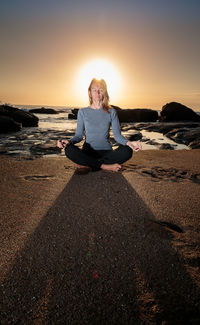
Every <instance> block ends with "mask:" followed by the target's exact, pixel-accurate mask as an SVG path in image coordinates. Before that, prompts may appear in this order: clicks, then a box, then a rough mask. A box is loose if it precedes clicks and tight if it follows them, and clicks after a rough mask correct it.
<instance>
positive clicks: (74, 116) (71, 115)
mask: <svg viewBox="0 0 200 325" xmlns="http://www.w3.org/2000/svg"><path fill="white" fill-rule="evenodd" d="M78 111H79V108H73V109H72V110H71V113H69V114H68V120H76V119H77V115H78Z"/></svg>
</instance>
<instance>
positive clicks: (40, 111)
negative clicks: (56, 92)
mask: <svg viewBox="0 0 200 325" xmlns="http://www.w3.org/2000/svg"><path fill="white" fill-rule="evenodd" d="M29 112H31V113H37V114H58V112H57V111H55V109H53V108H45V107H41V108H33V109H30V110H29Z"/></svg>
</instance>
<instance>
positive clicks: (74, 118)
mask: <svg viewBox="0 0 200 325" xmlns="http://www.w3.org/2000/svg"><path fill="white" fill-rule="evenodd" d="M76 119H77V115H76V114H72V113H69V114H68V120H76Z"/></svg>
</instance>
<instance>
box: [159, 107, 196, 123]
mask: <svg viewBox="0 0 200 325" xmlns="http://www.w3.org/2000/svg"><path fill="white" fill-rule="evenodd" d="M160 115H161V117H160V119H161V121H163V122H171V121H196V122H199V121H200V116H199V115H198V114H197V113H195V112H194V111H193V110H192V109H191V108H189V107H187V106H185V105H182V104H180V103H177V102H171V103H167V104H166V105H164V106H163V107H162V111H161V113H160Z"/></svg>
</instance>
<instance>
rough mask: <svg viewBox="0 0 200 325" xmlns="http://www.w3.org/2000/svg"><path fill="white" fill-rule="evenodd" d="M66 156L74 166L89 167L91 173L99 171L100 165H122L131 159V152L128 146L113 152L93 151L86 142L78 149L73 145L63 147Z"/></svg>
mask: <svg viewBox="0 0 200 325" xmlns="http://www.w3.org/2000/svg"><path fill="white" fill-rule="evenodd" d="M65 154H66V156H67V157H68V158H69V159H70V160H71V161H73V162H74V163H76V164H79V165H83V166H89V167H91V168H92V170H93V171H97V170H100V169H101V165H102V164H107V165H110V164H115V163H118V164H122V163H124V162H125V161H127V160H129V159H130V158H131V157H132V154H133V151H132V149H131V148H130V147H128V146H126V145H125V146H123V145H119V147H118V148H117V149H115V150H94V149H93V148H92V147H91V146H90V145H89V144H88V143H87V142H85V143H84V145H83V148H82V149H80V148H78V147H77V146H75V145H73V144H71V143H70V144H68V145H67V146H66V147H65Z"/></svg>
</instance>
